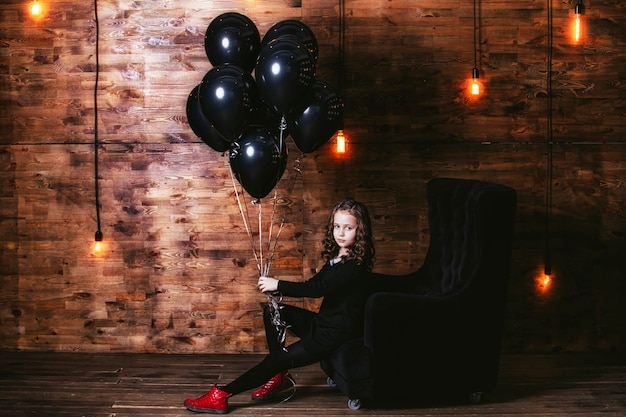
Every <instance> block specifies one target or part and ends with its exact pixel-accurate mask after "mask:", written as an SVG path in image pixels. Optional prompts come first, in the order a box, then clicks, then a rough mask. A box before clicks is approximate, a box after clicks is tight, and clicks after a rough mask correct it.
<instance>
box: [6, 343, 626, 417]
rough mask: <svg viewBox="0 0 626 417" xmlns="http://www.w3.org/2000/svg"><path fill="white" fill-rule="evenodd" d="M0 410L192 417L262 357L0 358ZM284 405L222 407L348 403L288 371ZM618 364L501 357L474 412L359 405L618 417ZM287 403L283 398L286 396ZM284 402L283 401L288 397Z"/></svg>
mask: <svg viewBox="0 0 626 417" xmlns="http://www.w3.org/2000/svg"><path fill="white" fill-rule="evenodd" d="M2 355H3V356H2V359H3V362H2V372H3V378H2V379H0V388H1V389H0V404H2V407H3V410H4V413H8V415H12V416H22V415H32V414H44V415H55V416H59V417H63V416H76V415H78V414H80V415H87V416H103V417H104V416H110V415H111V414H115V415H116V416H150V417H175V416H186V415H190V414H189V411H187V410H186V409H185V408H184V406H183V401H184V399H185V398H189V397H196V396H199V395H202V394H204V393H205V392H206V391H207V390H208V388H209V387H210V385H211V384H213V383H217V384H220V385H221V384H224V383H227V382H230V381H231V380H232V379H233V378H235V377H237V376H239V375H240V374H241V373H243V372H244V371H246V370H247V369H248V368H250V367H251V366H253V365H255V364H256V363H258V361H260V360H261V359H262V356H260V355H254V354H247V355H172V354H170V355H156V354H119V353H117V354H112V353H108V354H90V353H89V354H86V353H58V352H54V353H50V352H2ZM291 375H292V376H293V377H294V379H295V380H296V383H297V386H296V390H295V393H294V395H293V397H292V398H291V399H290V400H289V401H285V402H280V400H282V399H283V398H280V399H277V400H276V401H270V402H256V401H252V400H251V399H250V396H249V394H250V392H245V393H242V394H241V395H236V396H233V397H231V398H230V399H229V400H228V403H229V409H230V412H229V415H231V416H267V415H272V416H317V415H319V414H320V411H321V410H323V413H324V415H327V416H331V417H340V416H345V415H348V414H351V413H354V411H351V410H349V409H348V405H347V397H346V396H344V395H343V394H342V393H341V392H339V391H338V390H335V389H331V388H329V387H328V385H327V384H326V375H325V374H324V373H323V371H322V370H321V369H320V367H319V365H317V364H315V365H310V366H307V367H303V368H298V369H293V370H292V371H291ZM625 377H626V369H625V367H624V357H623V355H616V354H606V353H602V354H598V353H595V354H552V355H550V354H548V355H536V354H535V355H512V354H508V355H503V357H502V359H501V366H500V372H499V377H498V383H497V385H496V388H495V389H494V390H493V391H492V392H490V393H486V394H485V395H483V398H482V401H481V402H480V403H479V404H468V403H463V402H462V401H461V402H454V403H450V402H443V401H432V400H431V399H428V398H426V399H423V400H422V401H420V400H419V399H418V398H417V397H418V396H419V393H416V399H415V401H410V402H408V403H394V404H383V405H380V404H378V405H376V404H371V403H369V404H364V405H363V407H362V408H361V410H360V411H358V413H359V414H365V413H366V414H367V415H371V416H416V415H425V416H439V417H456V416H506V417H512V416H528V417H535V416H537V417H539V416H542V417H543V416H546V415H551V416H557V417H564V416H581V417H587V416H590V415H602V416H607V417H613V416H615V417H617V416H622V415H623V414H624V412H626V403H625V401H626V394H625V393H624V379H625ZM290 393H291V392H289V393H286V395H287V394H290ZM286 395H285V397H286Z"/></svg>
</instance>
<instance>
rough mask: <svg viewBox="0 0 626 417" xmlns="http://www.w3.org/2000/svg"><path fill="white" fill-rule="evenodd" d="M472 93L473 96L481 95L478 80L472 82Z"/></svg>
mask: <svg viewBox="0 0 626 417" xmlns="http://www.w3.org/2000/svg"><path fill="white" fill-rule="evenodd" d="M470 91H471V93H472V95H473V96H478V95H480V84H479V83H478V80H476V79H473V80H472V86H471V89H470Z"/></svg>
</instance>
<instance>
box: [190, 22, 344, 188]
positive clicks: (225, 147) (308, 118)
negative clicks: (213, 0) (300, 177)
mask: <svg viewBox="0 0 626 417" xmlns="http://www.w3.org/2000/svg"><path fill="white" fill-rule="evenodd" d="M204 47H205V50H206V54H207V57H208V58H209V61H210V62H211V64H212V65H213V67H212V68H211V70H210V71H209V72H207V74H206V75H205V76H204V78H203V79H202V82H201V83H200V84H198V85H197V86H196V87H195V88H194V89H193V90H192V91H191V93H190V94H189V97H188V99H187V108H186V111H187V120H188V121H189V125H190V127H191V129H192V130H193V132H194V133H195V134H196V135H197V136H198V137H199V138H200V139H202V141H203V142H204V143H206V144H207V145H209V146H210V147H211V148H212V149H214V150H215V151H218V152H226V151H228V155H229V162H230V166H231V169H232V171H233V173H234V175H235V177H236V178H237V180H238V181H239V183H240V184H241V186H242V187H243V188H244V189H245V190H246V191H247V192H248V193H249V194H250V195H251V196H253V197H255V198H257V199H260V198H263V197H265V196H266V195H267V194H268V193H269V192H270V191H271V190H272V189H273V188H274V186H275V185H276V184H277V183H278V181H279V180H280V178H281V177H282V175H283V173H284V171H285V167H286V165H287V146H286V145H285V138H286V137H287V136H288V135H290V136H291V138H292V139H293V142H294V143H295V145H296V147H297V148H298V149H299V150H300V151H301V152H303V153H308V152H313V151H315V150H317V149H318V148H320V147H321V146H322V145H323V144H324V143H326V142H327V141H328V140H329V139H330V138H331V137H332V136H333V135H334V133H335V132H336V131H337V129H339V128H341V123H342V118H343V102H342V100H341V99H340V98H339V97H338V96H337V93H336V92H335V90H334V89H333V88H332V87H331V86H330V85H329V84H328V83H326V82H324V81H321V80H318V79H316V78H315V65H316V61H317V56H318V47H317V40H316V38H315V35H314V34H313V32H312V31H311V29H310V28H309V27H307V26H306V25H305V24H304V23H302V22H300V21H297V20H284V21H281V22H278V23H276V24H275V25H274V26H272V27H271V28H270V29H269V30H268V31H267V33H266V34H265V36H264V37H263V39H262V40H261V37H260V34H259V31H258V29H257V28H256V26H255V25H254V23H253V22H252V21H251V20H250V19H249V18H247V17H246V16H244V15H242V14H239V13H234V12H232V13H224V14H222V15H220V16H218V17H216V18H215V19H213V20H212V21H211V23H210V24H209V26H208V28H207V31H206V35H205V37H204ZM253 70H254V77H253V76H252V71H253Z"/></svg>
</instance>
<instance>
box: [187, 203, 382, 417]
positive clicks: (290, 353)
mask: <svg viewBox="0 0 626 417" xmlns="http://www.w3.org/2000/svg"><path fill="white" fill-rule="evenodd" d="M323 246H324V249H323V251H322V256H323V258H324V259H325V264H324V266H323V267H322V269H321V271H319V273H317V274H316V275H315V276H313V277H312V278H311V279H309V280H308V281H305V282H289V281H280V280H277V279H275V278H271V277H260V278H259V282H258V286H259V289H260V290H261V292H263V293H272V292H276V291H278V292H280V293H281V294H282V295H284V296H289V297H314V298H318V297H324V300H323V301H322V304H321V305H320V309H319V312H318V313H314V312H312V311H309V310H305V309H302V308H298V307H294V306H289V305H281V306H280V309H279V311H280V320H281V321H282V322H284V323H285V324H286V325H287V326H288V327H289V330H290V331H291V332H292V333H294V334H295V335H296V336H298V337H300V340H298V341H297V342H295V343H293V344H291V345H289V346H287V347H286V348H285V347H284V346H283V344H282V341H281V340H280V339H281V337H280V330H279V329H277V328H276V326H275V325H274V321H273V320H272V314H271V311H270V309H269V308H267V307H266V308H265V311H264V315H263V319H264V323H265V332H266V338H267V344H268V348H269V354H268V355H267V356H266V357H265V359H263V361H262V362H261V363H259V364H258V365H256V366H255V367H253V368H252V369H250V370H249V371H247V372H245V373H244V374H243V375H241V376H240V377H239V378H237V379H235V380H234V381H233V382H231V383H229V384H227V385H224V386H222V387H219V388H218V387H217V385H213V387H212V388H211V390H210V391H209V392H208V393H206V394H204V395H202V396H201V397H199V398H195V399H194V398H189V399H186V400H185V402H184V404H185V407H187V409H189V410H191V411H196V412H199V413H215V414H224V413H227V412H228V398H229V397H231V396H233V395H235V394H239V393H241V392H244V391H247V390H249V389H252V388H254V387H258V386H259V385H261V384H263V383H264V384H263V385H262V386H261V387H260V388H259V389H257V390H256V391H254V392H253V393H252V399H253V400H257V401H262V400H268V399H271V398H272V397H274V396H275V395H276V394H277V393H279V392H281V391H284V390H286V389H288V388H291V387H292V386H294V385H295V381H294V380H293V378H292V377H291V375H289V371H288V370H289V369H290V368H297V367H302V366H306V365H311V364H313V363H316V362H319V361H320V360H322V359H324V358H325V357H327V356H328V355H330V353H332V352H333V351H334V350H335V349H336V348H338V347H339V346H340V345H341V344H343V343H344V342H346V341H348V340H351V339H354V338H357V337H362V336H363V310H364V308H365V300H366V298H367V295H368V292H367V285H366V284H367V283H366V280H367V275H368V272H369V271H371V269H372V265H373V262H374V244H373V240H372V231H371V221H370V217H369V213H368V212H367V208H366V207H365V205H363V204H362V203H360V202H358V201H355V200H352V199H346V200H343V201H341V202H339V203H337V205H335V207H334V208H333V210H332V211H331V213H330V216H329V220H328V224H327V225H326V233H325V237H324V241H323Z"/></svg>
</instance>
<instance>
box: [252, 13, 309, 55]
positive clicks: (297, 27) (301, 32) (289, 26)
mask: <svg viewBox="0 0 626 417" xmlns="http://www.w3.org/2000/svg"><path fill="white" fill-rule="evenodd" d="M279 38H291V39H295V40H297V41H298V42H300V43H301V44H302V45H304V46H305V47H306V48H307V49H308V51H309V52H310V53H311V56H312V57H313V59H314V60H315V61H317V55H318V48H317V38H315V34H314V33H313V31H312V30H311V29H310V28H309V27H308V26H307V25H305V24H304V23H302V22H300V21H299V20H282V21H280V22H278V23H276V24H275V25H274V26H272V27H271V28H269V30H268V31H267V32H266V33H265V36H263V40H262V41H261V48H262V47H264V46H265V45H267V44H269V43H270V42H271V41H273V40H276V39H279Z"/></svg>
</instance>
